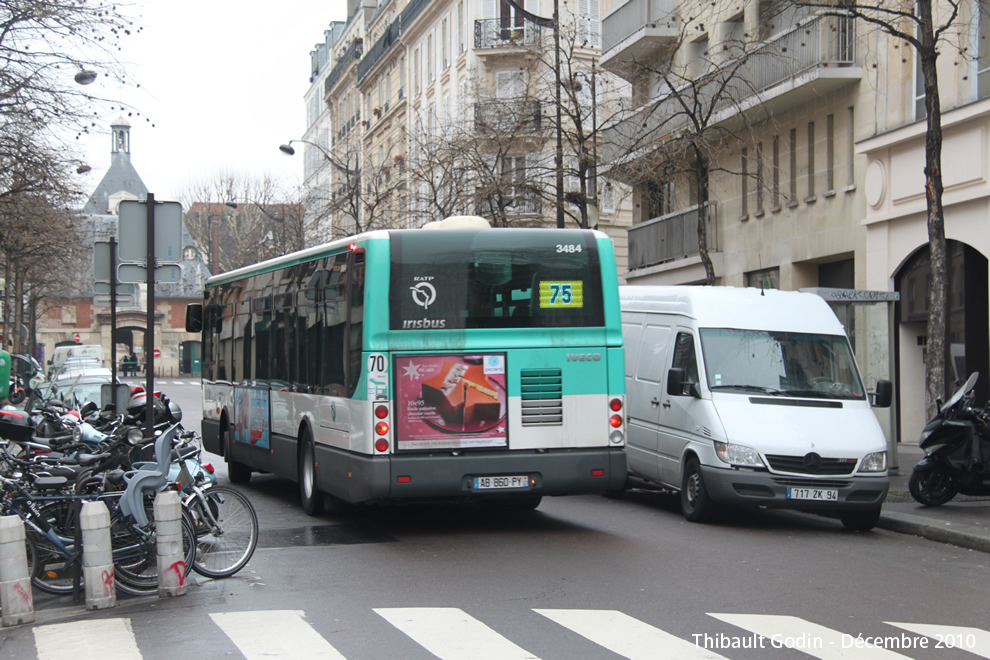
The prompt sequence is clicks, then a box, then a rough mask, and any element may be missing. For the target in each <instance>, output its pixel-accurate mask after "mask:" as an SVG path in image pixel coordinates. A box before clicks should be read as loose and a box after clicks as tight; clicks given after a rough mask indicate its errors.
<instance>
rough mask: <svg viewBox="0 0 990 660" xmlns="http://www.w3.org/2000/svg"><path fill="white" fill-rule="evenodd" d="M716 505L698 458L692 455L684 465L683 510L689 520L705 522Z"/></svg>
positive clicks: (682, 483) (682, 484)
mask: <svg viewBox="0 0 990 660" xmlns="http://www.w3.org/2000/svg"><path fill="white" fill-rule="evenodd" d="M714 507H715V504H714V502H712V498H711V496H710V495H709V494H708V489H707V488H706V487H705V480H704V479H703V478H702V476H701V467H700V465H699V464H698V459H697V458H694V457H693V456H692V457H691V458H689V459H688V462H687V465H685V466H684V478H683V479H682V480H681V511H682V512H683V513H684V517H685V518H687V519H688V521H689V522H698V523H703V522H705V521H707V520H708V518H709V517H711V514H712V509H713V508H714Z"/></svg>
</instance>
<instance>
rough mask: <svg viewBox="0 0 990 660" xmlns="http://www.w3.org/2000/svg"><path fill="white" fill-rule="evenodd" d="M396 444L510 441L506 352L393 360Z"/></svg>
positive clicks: (448, 445) (423, 446)
mask: <svg viewBox="0 0 990 660" xmlns="http://www.w3.org/2000/svg"><path fill="white" fill-rule="evenodd" d="M395 379H396V412H397V422H398V423H397V425H396V447H397V448H398V449H400V450H402V449H465V448H481V447H506V446H508V427H507V423H506V414H507V410H508V405H507V404H508V396H507V393H506V387H505V355H504V354H492V353H489V354H484V355H411V356H399V357H396V359H395Z"/></svg>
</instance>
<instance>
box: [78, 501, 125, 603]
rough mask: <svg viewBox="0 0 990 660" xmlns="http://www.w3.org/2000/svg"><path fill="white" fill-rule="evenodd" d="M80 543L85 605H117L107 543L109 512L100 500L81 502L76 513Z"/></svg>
mask: <svg viewBox="0 0 990 660" xmlns="http://www.w3.org/2000/svg"><path fill="white" fill-rule="evenodd" d="M79 529H81V530H82V543H83V556H82V558H83V581H84V582H85V584H86V609H87V610H102V609H106V608H108V607H115V606H116V605H117V585H116V583H115V581H114V574H113V547H112V546H111V544H110V512H109V511H108V510H107V505H106V504H104V503H103V502H83V505H82V512H81V513H80V514H79Z"/></svg>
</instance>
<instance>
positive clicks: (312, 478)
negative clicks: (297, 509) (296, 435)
mask: <svg viewBox="0 0 990 660" xmlns="http://www.w3.org/2000/svg"><path fill="white" fill-rule="evenodd" d="M299 499H300V500H301V501H302V508H303V511H305V512H306V513H307V514H309V515H311V516H319V515H321V514H322V513H323V502H324V498H323V493H321V492H320V489H319V487H318V486H317V485H316V454H315V450H314V449H313V440H312V438H310V436H309V432H308V431H305V432H303V436H302V439H301V440H300V448H299Z"/></svg>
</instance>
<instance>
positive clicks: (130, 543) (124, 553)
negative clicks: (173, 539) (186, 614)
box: [111, 511, 196, 596]
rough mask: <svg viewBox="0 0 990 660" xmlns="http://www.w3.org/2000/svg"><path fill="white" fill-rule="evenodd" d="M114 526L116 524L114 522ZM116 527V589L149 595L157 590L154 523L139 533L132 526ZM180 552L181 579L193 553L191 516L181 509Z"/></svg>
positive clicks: (193, 532) (121, 524) (114, 542)
mask: <svg viewBox="0 0 990 660" xmlns="http://www.w3.org/2000/svg"><path fill="white" fill-rule="evenodd" d="M115 526H117V525H116V523H115ZM119 527H120V529H119V531H118V533H117V534H116V535H113V536H112V538H111V542H112V543H113V545H114V565H113V568H114V575H115V578H116V582H117V589H119V590H120V591H121V592H122V593H125V594H129V595H131V596H150V595H154V594H157V593H158V546H157V542H156V538H155V534H154V523H153V522H152V525H151V532H150V533H149V534H140V533H139V532H138V531H137V530H136V529H134V528H133V527H130V526H128V525H124V524H123V523H120V525H119ZM182 551H183V555H184V560H183V561H184V564H183V566H182V567H180V568H181V570H182V577H183V579H185V577H186V576H187V575H189V571H190V570H191V568H192V564H193V559H194V557H195V553H196V532H195V530H194V528H193V523H192V517H191V516H189V514H188V513H186V512H185V511H183V512H182Z"/></svg>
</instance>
